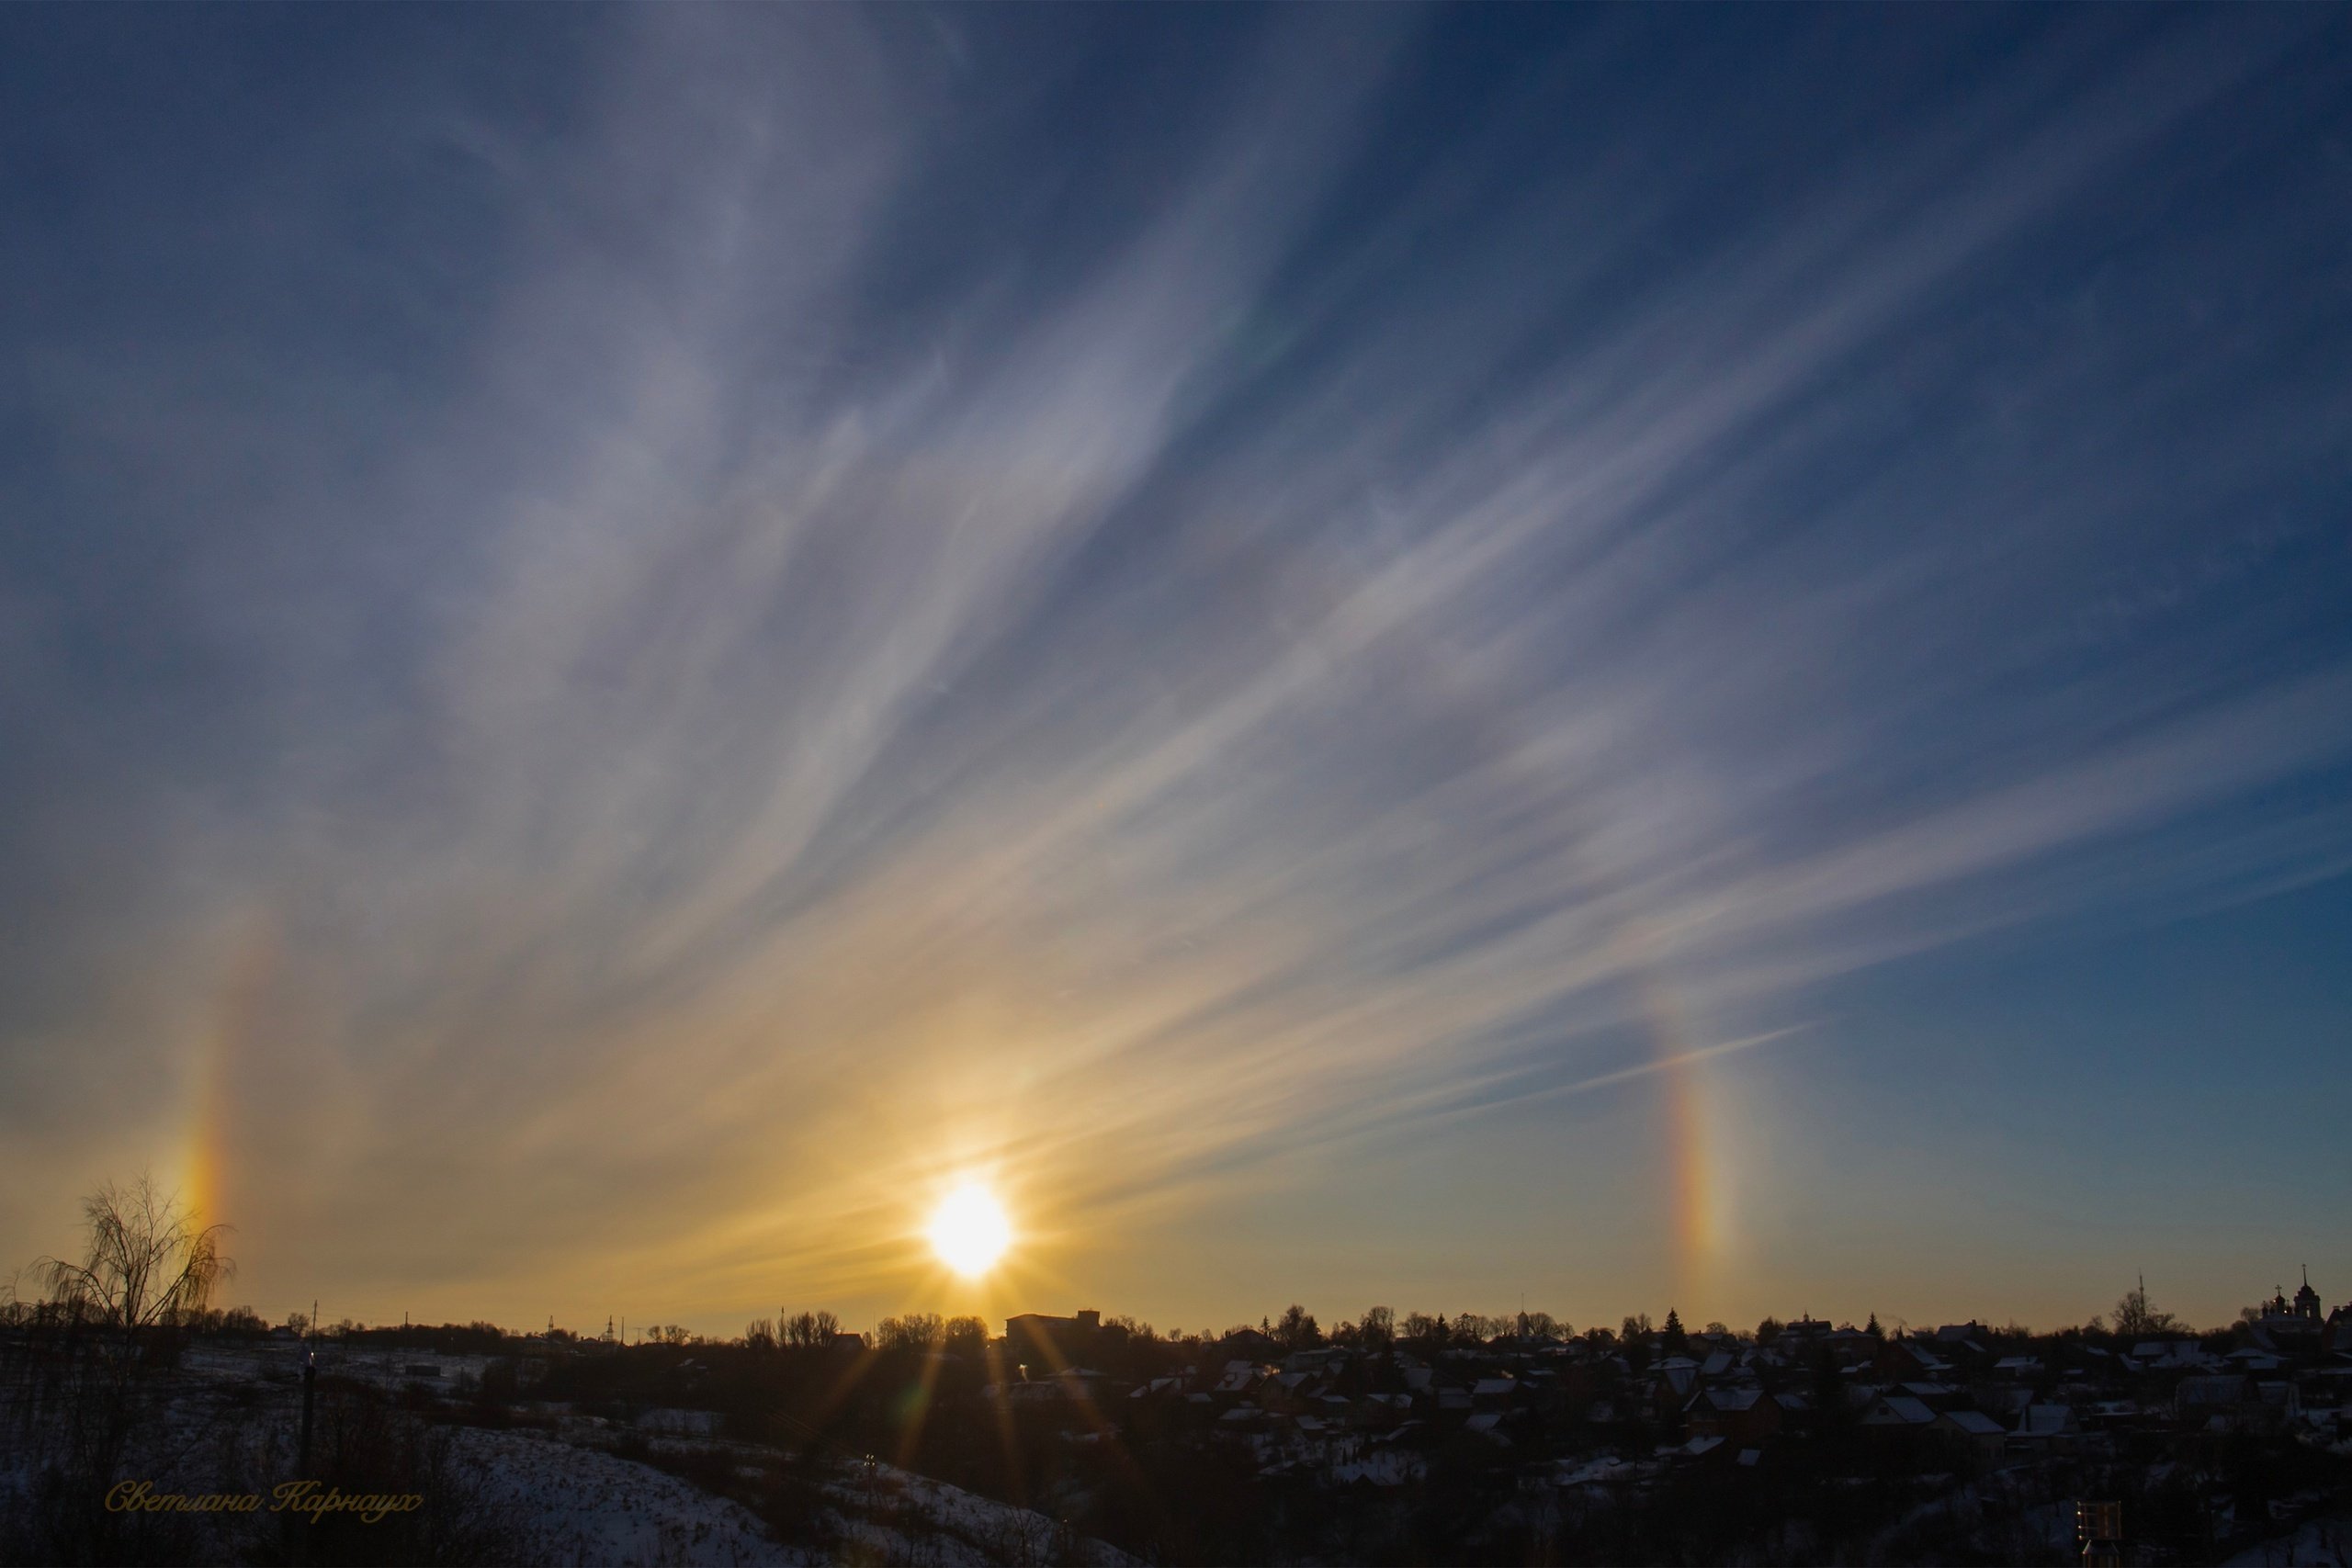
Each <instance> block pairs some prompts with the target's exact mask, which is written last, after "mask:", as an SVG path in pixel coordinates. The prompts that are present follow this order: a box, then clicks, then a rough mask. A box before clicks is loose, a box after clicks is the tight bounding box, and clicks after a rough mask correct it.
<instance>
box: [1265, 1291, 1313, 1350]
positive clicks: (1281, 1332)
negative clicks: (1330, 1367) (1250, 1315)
mask: <svg viewBox="0 0 2352 1568" xmlns="http://www.w3.org/2000/svg"><path fill="white" fill-rule="evenodd" d="M1274 1342H1275V1343H1276V1344H1278V1345H1280V1346H1281V1347H1282V1348H1283V1349H1285V1350H1312V1349H1315V1348H1317V1347H1318V1346H1320V1345H1321V1344H1322V1343H1323V1330H1322V1329H1321V1328H1320V1327H1319V1326H1317V1324H1316V1322H1315V1316H1314V1314H1312V1313H1310V1312H1308V1311H1307V1310H1306V1308H1305V1307H1303V1306H1301V1305H1299V1304H1298V1303H1296V1302H1293V1303H1290V1305H1289V1306H1287V1307H1284V1308H1283V1315H1282V1321H1281V1322H1279V1323H1277V1324H1275V1325H1274Z"/></svg>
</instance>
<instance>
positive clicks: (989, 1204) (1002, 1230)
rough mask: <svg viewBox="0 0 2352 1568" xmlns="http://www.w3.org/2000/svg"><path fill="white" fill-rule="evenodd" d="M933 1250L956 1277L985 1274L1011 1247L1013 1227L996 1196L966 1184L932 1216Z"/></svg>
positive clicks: (945, 1200)
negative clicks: (953, 1270)
mask: <svg viewBox="0 0 2352 1568" xmlns="http://www.w3.org/2000/svg"><path fill="white" fill-rule="evenodd" d="M930 1234H931V1246H932V1250H933V1251H934V1252H936V1253H938V1254H939V1260H940V1261H941V1262H942V1263H944V1264H946V1265H947V1267H949V1268H950V1269H955V1270H956V1272H957V1273H958V1274H965V1275H977V1274H985V1273H987V1272H988V1271H989V1269H990V1268H991V1267H992V1266H994V1264H995V1263H996V1260H997V1259H998V1258H1001V1257H1003V1256H1004V1249H1005V1248H1006V1247H1009V1246H1011V1245H1012V1224H1010V1223H1009V1222H1008V1221H1007V1220H1006V1219H1005V1217H1004V1205H1003V1204H1001V1203H1000V1202H998V1201H996V1194H995V1193H993V1192H990V1191H989V1190H988V1189H987V1188H985V1187H982V1186H981V1185H979V1183H978V1182H974V1181H967V1182H966V1183H965V1184H964V1185H963V1186H961V1187H958V1188H957V1189H956V1190H955V1191H953V1192H950V1193H949V1194H948V1195H947V1196H946V1198H945V1199H944V1200H943V1201H941V1203H940V1205H939V1207H938V1208H937V1209H936V1210H934V1211H933V1213H932V1216H931V1233H930Z"/></svg>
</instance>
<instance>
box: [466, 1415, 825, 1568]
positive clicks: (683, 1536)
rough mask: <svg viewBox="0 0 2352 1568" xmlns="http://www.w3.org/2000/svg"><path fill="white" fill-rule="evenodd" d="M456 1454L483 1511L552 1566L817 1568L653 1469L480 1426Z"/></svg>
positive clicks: (721, 1502) (721, 1505)
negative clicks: (472, 1478) (805, 1567)
mask: <svg viewBox="0 0 2352 1568" xmlns="http://www.w3.org/2000/svg"><path fill="white" fill-rule="evenodd" d="M457 1452H458V1458H459V1460H460V1461H462V1462H464V1463H465V1464H467V1465H469V1466H470V1467H472V1468H473V1470H474V1472H475V1474H476V1476H477V1477H478V1480H479V1483H480V1485H481V1501H482V1503H483V1505H484V1506H487V1507H490V1508H492V1509H493V1510H495V1511H497V1512H498V1513H500V1514H501V1515H503V1516H504V1522H505V1523H507V1524H508V1525H510V1526H512V1527H513V1528H515V1529H518V1530H519V1531H521V1532H522V1533H523V1534H524V1535H525V1536H526V1537H527V1538H528V1539H529V1540H530V1541H531V1542H532V1544H533V1546H534V1547H535V1548H536V1549H537V1551H539V1552H540V1553H541V1554H544V1555H547V1556H548V1557H551V1558H552V1559H554V1560H555V1561H557V1562H594V1563H602V1564H610V1565H611V1568H636V1565H639V1564H643V1565H647V1568H650V1565H651V1564H655V1563H679V1564H685V1565H690V1568H739V1565H741V1568H748V1565H751V1564H779V1565H781V1564H793V1565H798V1564H804V1563H815V1562H822V1561H823V1559H822V1558H821V1557H819V1556H816V1555H813V1554H810V1553H807V1552H801V1551H795V1550H793V1549H791V1548H789V1547H784V1546H779V1545H777V1544H776V1543H775V1541H773V1540H769V1539H768V1534H767V1531H766V1529H765V1528H764V1527H763V1526H762V1525H761V1523H760V1521H759V1519H758V1518H757V1517H754V1516H753V1515H752V1512H751V1510H750V1509H748V1508H745V1507H744V1506H741V1504H739V1503H733V1502H729V1500H727V1499H726V1498H723V1497H714V1496H712V1495H709V1494H708V1493H707V1492H704V1491H702V1490H701V1489H700V1488H699V1487H696V1486H695V1485H694V1484H693V1483H689V1482H685V1481H681V1480H679V1479H678V1478H677V1477H676V1476H673V1475H666V1474H664V1473H662V1472H661V1471H658V1470H655V1469H653V1468H652V1467H651V1466H650V1465H643V1464H638V1463H635V1462H633V1461H628V1460H624V1459H616V1458H614V1457H613V1456H612V1455H610V1454H605V1453H599V1452H597V1451H596V1450H594V1449H586V1448H579V1447H575V1446H573V1445H572V1444H570V1443H565V1442H560V1441H558V1440H556V1439H554V1438H545V1437H540V1436H538V1435H537V1434H534V1433H529V1432H514V1431H506V1432H495V1431H487V1430H484V1429H482V1428H480V1427H463V1428H460V1429H459V1430H458V1434H457Z"/></svg>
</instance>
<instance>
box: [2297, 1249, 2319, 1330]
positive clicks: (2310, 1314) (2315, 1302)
mask: <svg viewBox="0 0 2352 1568" xmlns="http://www.w3.org/2000/svg"><path fill="white" fill-rule="evenodd" d="M2295 1315H2296V1316H2297V1317H2300V1318H2305V1319H2308V1320H2309V1321H2311V1322H2312V1323H2317V1322H2318V1321H2319V1319H2320V1311H2319V1292H2317V1291H2314V1290H2312V1266H2311V1265H2310V1264H2308V1263H2306V1264H2304V1265H2303V1288H2302V1289H2301V1290H2300V1291H2297V1292H2295Z"/></svg>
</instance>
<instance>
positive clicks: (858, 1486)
mask: <svg viewBox="0 0 2352 1568" xmlns="http://www.w3.org/2000/svg"><path fill="white" fill-rule="evenodd" d="M302 1357H303V1347H302V1346H300V1345H299V1344H296V1343H293V1342H290V1341H288V1342H271V1343H266V1344H256V1345H250V1346H234V1345H219V1344H214V1345H205V1346H200V1347H192V1348H190V1350H189V1351H188V1353H187V1357H186V1358H185V1359H184V1360H183V1361H182V1363H181V1369H180V1370H181V1371H182V1372H183V1374H185V1375H187V1376H189V1377H190V1378H192V1379H193V1380H195V1382H196V1383H197V1384H198V1387H197V1388H195V1389H191V1390H190V1397H188V1398H187V1399H184V1400H182V1401H180V1402H177V1403H179V1404H180V1405H181V1407H182V1409H181V1412H180V1413H181V1414H182V1415H185V1416H193V1415H194V1414H195V1411H194V1409H192V1408H189V1407H190V1406H202V1405H206V1404H210V1403H212V1402H213V1400H214V1399H216V1398H218V1397H219V1396H220V1395H221V1394H222V1393H225V1392H226V1391H227V1390H229V1389H231V1388H232V1387H234V1386H235V1385H239V1384H244V1385H249V1386H256V1387H259V1388H262V1389H265V1390H268V1391H270V1393H271V1397H270V1398H269V1400H268V1402H267V1403H268V1404H270V1405H271V1406H272V1407H273V1408H274V1409H275V1410H277V1411H278V1412H280V1413H281V1417H280V1418H281V1419H282V1418H283V1416H282V1413H284V1412H287V1411H290V1409H291V1408H292V1407H293V1405H294V1404H295V1401H294V1400H293V1397H292V1395H293V1393H294V1391H295V1389H296V1388H297V1387H298V1386H299V1384H300V1376H301V1365H302ZM427 1364H430V1365H431V1366H433V1368H434V1369H435V1371H434V1375H431V1376H426V1375H424V1374H423V1373H422V1372H421V1371H418V1369H419V1368H422V1367H424V1366H425V1365H427ZM486 1364H487V1358H483V1357H478V1356H473V1357H469V1356H426V1355H423V1354H419V1353H413V1352H410V1353H403V1352H397V1351H396V1352H390V1353H381V1352H362V1353H360V1354H356V1355H349V1356H346V1355H344V1354H341V1353H340V1352H339V1351H338V1350H336V1349H334V1348H326V1349H323V1350H322V1353H321V1354H320V1356H319V1368H320V1371H321V1372H322V1373H323V1374H326V1375H329V1376H334V1377H344V1378H355V1379H357V1380H359V1381H362V1382H369V1383H373V1384H376V1385H378V1386H379V1387H384V1388H387V1389H397V1388H401V1387H403V1386H407V1385H410V1384H415V1383H423V1384H424V1385H425V1386H426V1387H428V1388H432V1389H434V1390H435V1392H437V1393H455V1392H456V1391H457V1390H458V1387H459V1385H460V1380H463V1379H469V1378H470V1379H477V1380H478V1379H479V1378H480V1377H481V1374H482V1371H483V1368H484V1367H485V1365H486ZM529 1408H531V1409H532V1410H533V1411H535V1412H537V1413H543V1414H547V1415H551V1416H555V1417H556V1418H557V1421H556V1430H555V1431H553V1432H548V1431H541V1430H530V1429H507V1430H492V1429H487V1428H481V1427H467V1426H456V1427H452V1428H451V1430H452V1432H453V1434H454V1438H455V1442H456V1449H455V1455H456V1458H457V1459H458V1463H459V1465H460V1466H461V1468H462V1469H463V1471H464V1472H466V1478H467V1481H468V1483H469V1486H470V1487H471V1489H472V1490H473V1492H474V1495H475V1498H476V1500H477V1502H478V1503H479V1504H480V1505H481V1506H482V1507H483V1508H484V1509H486V1510H487V1511H488V1512H489V1513H490V1514H491V1515H492V1517H494V1518H495V1519H496V1520H497V1521H498V1522H499V1523H501V1524H503V1525H504V1526H506V1527H508V1528H510V1529H515V1531H516V1532H517V1533H518V1535H519V1536H520V1538H521V1539H522V1540H523V1541H525V1542H526V1543H527V1546H528V1549H529V1550H530V1552H531V1555H532V1556H533V1557H535V1558H537V1559H539V1560H541V1561H547V1562H560V1563H581V1564H600V1565H601V1564H611V1565H612V1568H634V1565H647V1568H650V1565H652V1564H657V1563H659V1564H673V1563H674V1564H682V1565H689V1568H737V1565H752V1564H761V1565H766V1564H776V1565H797V1564H813V1563H820V1562H828V1561H831V1560H833V1558H834V1557H835V1556H837V1555H842V1554H846V1555H852V1556H855V1557H858V1558H861V1559H865V1560H870V1561H880V1562H897V1563H908V1564H920V1565H924V1568H985V1565H988V1564H996V1563H1033V1562H1074V1563H1080V1564H1089V1565H1095V1568H1124V1565H1125V1564H1129V1563H1132V1562H1135V1561H1136V1560H1135V1559H1133V1558H1130V1557H1128V1556H1127V1555H1125V1553H1123V1552H1121V1551H1117V1550H1116V1549H1115V1548H1114V1547H1111V1546H1109V1545H1106V1544H1104V1543H1103V1542H1101V1541H1097V1540H1088V1539H1086V1538H1084V1537H1073V1536H1070V1535H1068V1534H1066V1533H1064V1532H1063V1531H1062V1530H1061V1529H1060V1527H1059V1526H1058V1525H1057V1522H1056V1521H1055V1520H1053V1519H1051V1518H1048V1517H1046V1516H1045V1515H1043V1514H1039V1513H1035V1512H1034V1511H1032V1510H1029V1509H1024V1508H1019V1507H1015V1506H1012V1505H1010V1504H1006V1503H1000V1502H997V1501H995V1500H993V1499H990V1498H987V1497H982V1496H978V1495H975V1494H972V1493H969V1492H966V1491H963V1490H961V1489H959V1488H957V1487H955V1486H950V1485H948V1484H946V1483H944V1482H939V1481H934V1480H932V1479H930V1478H928V1477H925V1476H921V1475H915V1474H912V1473H910V1472H905V1471H901V1470H898V1469H895V1468H893V1467H891V1466H888V1465H880V1464H876V1465H874V1466H871V1467H866V1466H858V1465H846V1464H845V1465H843V1466H842V1468H841V1470H840V1471H839V1472H837V1474H836V1477H835V1479H833V1480H832V1481H831V1482H830V1483H827V1484H826V1485H825V1486H824V1488H823V1491H822V1496H823V1499H824V1505H825V1506H821V1507H820V1509H819V1514H818V1517H812V1518H811V1519H809V1521H808V1525H809V1529H808V1537H809V1539H808V1540H804V1541H799V1542H793V1543H786V1542H780V1541H778V1540H776V1539H775V1537H774V1535H773V1534H772V1533H771V1532H770V1531H769V1529H767V1527H766V1526H765V1525H764V1524H763V1521H762V1520H761V1519H760V1518H759V1517H757V1516H756V1515H754V1514H753V1513H752V1511H751V1510H750V1509H748V1508H746V1507H744V1506H742V1505H741V1503H738V1502H735V1501H733V1500H731V1499H729V1498H727V1497H722V1496H718V1495H713V1494H711V1493H709V1492H707V1491H705V1490H703V1489H702V1488H701V1487H699V1486H696V1485H695V1483H692V1482H690V1481H687V1480H684V1479H682V1478H681V1477H679V1476H677V1475H673V1474H672V1473H670V1472H668V1471H666V1470H664V1469H662V1468H659V1467H657V1466H656V1465H653V1464H647V1463H641V1462H639V1461H635V1460H630V1459H625V1458H622V1457H620V1456H619V1455H617V1454H615V1453H612V1452H609V1451H607V1450H608V1448H609V1446H610V1445H611V1444H612V1442H613V1441H614V1440H615V1438H616V1433H615V1431H614V1429H613V1428H612V1427H611V1426H610V1424H609V1423H606V1422H603V1421H598V1420H593V1419H590V1418H588V1417H585V1416H577V1415H573V1414H571V1413H570V1412H569V1411H568V1410H567V1409H566V1408H565V1407H562V1406H541V1405H537V1404H531V1405H530V1406H529ZM647 1414H648V1416H650V1417H654V1419H650V1420H648V1421H647V1422H645V1423H644V1424H643V1425H644V1427H645V1428H647V1429H648V1430H649V1432H650V1433H658V1434H659V1435H656V1436H654V1437H653V1443H654V1451H655V1456H656V1457H657V1458H662V1459H668V1460H673V1461H674V1460H679V1459H684V1458H686V1457H688V1456H707V1455H712V1454H718V1455H724V1456H725V1457H726V1458H727V1459H729V1461H734V1463H735V1464H736V1465H737V1466H739V1467H741V1472H742V1473H745V1474H756V1473H757V1472H758V1471H759V1470H761V1469H763V1468H765V1467H767V1466H769V1465H772V1464H775V1463H776V1462H778V1461H781V1460H782V1458H783V1457H784V1456H783V1455H782V1454H781V1453H779V1452H776V1451H775V1450H766V1449H762V1448H759V1447H757V1446H755V1445H752V1444H746V1443H739V1442H729V1441H725V1440H723V1439H719V1438H716V1437H714V1436H708V1435H704V1434H698V1433H696V1432H695V1431H694V1430H693V1428H695V1427H701V1426H704V1425H705V1424H706V1423H705V1419H704V1418H705V1417H706V1416H707V1413H705V1412H699V1411H695V1412H689V1411H659V1412H649V1413H647ZM175 1424H176V1423H175ZM820 1541H821V1542H824V1543H826V1544H829V1545H831V1546H832V1547H833V1549H834V1550H832V1551H827V1550H825V1549H824V1547H823V1546H820V1545H819V1544H817V1543H818V1542H820Z"/></svg>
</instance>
